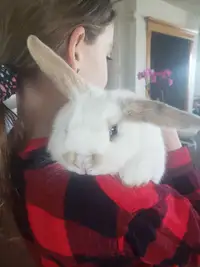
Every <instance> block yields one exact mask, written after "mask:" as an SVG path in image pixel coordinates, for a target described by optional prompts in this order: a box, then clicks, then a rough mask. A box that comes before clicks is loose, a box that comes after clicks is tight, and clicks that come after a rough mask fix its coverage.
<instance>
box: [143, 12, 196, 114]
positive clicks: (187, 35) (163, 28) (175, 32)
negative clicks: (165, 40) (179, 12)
mask: <svg viewBox="0 0 200 267" xmlns="http://www.w3.org/2000/svg"><path fill="white" fill-rule="evenodd" d="M145 20H146V40H147V41H146V67H147V68H151V38H152V32H159V33H162V34H166V35H170V36H175V37H179V38H183V39H186V40H189V41H190V59H189V60H190V62H189V75H188V77H189V78H188V87H187V92H186V94H187V95H186V103H185V110H186V111H188V110H189V99H190V97H189V96H190V83H191V70H192V63H193V62H192V60H191V59H192V57H193V55H194V39H195V37H196V35H197V34H198V33H197V32H196V31H191V30H187V29H183V28H179V27H177V26H175V25H173V24H170V23H167V22H164V21H162V20H157V19H154V18H152V17H146V18H145Z"/></svg>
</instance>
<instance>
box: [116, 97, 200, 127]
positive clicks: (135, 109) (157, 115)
mask: <svg viewBox="0 0 200 267" xmlns="http://www.w3.org/2000/svg"><path fill="white" fill-rule="evenodd" d="M121 108H122V112H123V116H124V117H125V118H126V119H129V120H132V121H141V122H148V123H152V124H155V125H157V126H159V127H168V128H176V129H189V128H192V129H200V117H199V116H196V115H194V114H190V113H188V112H185V111H181V110H179V109H177V108H174V107H171V106H168V105H166V104H164V103H161V102H158V101H153V100H138V99H133V98H128V99H125V100H122V101H121Z"/></svg>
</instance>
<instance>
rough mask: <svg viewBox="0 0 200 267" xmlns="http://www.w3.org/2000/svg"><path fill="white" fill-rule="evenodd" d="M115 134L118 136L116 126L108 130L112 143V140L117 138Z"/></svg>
mask: <svg viewBox="0 0 200 267" xmlns="http://www.w3.org/2000/svg"><path fill="white" fill-rule="evenodd" d="M117 134H118V126H117V125H113V126H112V127H111V128H110V130H109V135H110V141H113V139H114V138H115V137H116V136H117Z"/></svg>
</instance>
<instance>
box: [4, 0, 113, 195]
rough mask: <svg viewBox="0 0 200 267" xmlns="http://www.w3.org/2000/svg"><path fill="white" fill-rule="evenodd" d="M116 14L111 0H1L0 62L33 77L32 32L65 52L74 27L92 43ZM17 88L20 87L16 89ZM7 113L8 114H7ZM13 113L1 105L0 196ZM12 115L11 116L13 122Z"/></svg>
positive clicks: (22, 76)
mask: <svg viewBox="0 0 200 267" xmlns="http://www.w3.org/2000/svg"><path fill="white" fill-rule="evenodd" d="M114 17H115V11H114V10H113V3H112V0H32V1H29V0H14V1H13V0H1V1H0V65H1V64H7V65H9V66H11V67H12V68H13V70H15V71H16V73H17V74H18V82H19V84H20V86H21V82H22V83H23V80H24V79H26V80H27V79H33V77H34V75H35V74H36V73H37V72H38V71H39V70H38V67H37V66H36V64H35V63H34V61H33V59H32V57H31V56H30V54H29V52H28V49H27V45H26V42H27V38H28V36H29V35H30V34H34V35H36V36H37V37H39V38H40V40H41V41H43V42H44V43H45V44H47V45H48V46H49V47H50V48H52V49H53V50H54V51H55V52H57V53H58V54H59V55H60V56H62V55H64V54H63V53H64V48H65V46H66V45H67V42H68V40H69V37H70V35H71V33H72V32H73V31H74V29H75V28H76V27H78V26H80V25H81V26H83V27H84V28H85V30H86V37H85V41H86V42H87V43H89V44H90V43H93V42H94V41H95V39H96V37H97V36H98V35H99V34H101V33H102V32H103V31H104V29H105V27H106V26H107V25H109V24H110V23H111V22H112V21H113V19H114ZM18 90H20V88H18ZM6 114H7V115H6ZM11 115H12V113H11V112H8V109H6V108H5V106H3V104H0V198H1V199H2V198H4V199H5V197H6V195H7V188H8V186H7V181H9V179H8V178H9V171H8V170H9V167H8V166H9V147H8V142H7V133H6V129H5V118H6V116H7V117H12V116H11ZM14 120H15V118H14V117H12V121H14Z"/></svg>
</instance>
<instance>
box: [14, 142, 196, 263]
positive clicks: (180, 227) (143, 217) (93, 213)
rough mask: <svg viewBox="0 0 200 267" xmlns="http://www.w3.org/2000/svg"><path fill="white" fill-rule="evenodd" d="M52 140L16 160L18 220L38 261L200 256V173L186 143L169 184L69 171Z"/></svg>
mask: <svg viewBox="0 0 200 267" xmlns="http://www.w3.org/2000/svg"><path fill="white" fill-rule="evenodd" d="M46 143H47V140H45V139H37V140H32V141H31V142H30V143H29V145H28V147H27V148H26V149H25V151H23V152H22V153H20V155H18V156H17V157H16V158H15V159H13V164H12V165H13V166H12V170H13V174H12V180H13V184H14V187H15V192H17V193H15V194H13V195H14V197H15V202H14V203H15V205H14V214H15V218H16V221H17V223H18V226H19V229H20V231H21V234H22V236H23V237H24V238H25V240H26V241H27V245H28V247H29V248H30V251H31V252H32V254H33V255H34V256H35V258H36V260H37V262H38V266H45V267H58V266H60V267H62V266H63V267H64V266H67V267H72V266H74V267H75V266H83V267H93V266H99V267H101V266H102V267H106V266H109V267H113V266H119V267H122V266H143V265H145V266H146V265H147V266H148V265H150V266H173V265H179V266H183V265H185V264H187V263H188V262H191V260H192V259H193V260H194V259H197V258H198V254H199V253H200V215H199V213H200V174H199V173H196V172H195V170H194V169H193V166H192V163H191V159H190V156H189V152H188V150H187V149H186V148H181V149H180V150H177V151H175V152H172V153H170V154H169V158H168V170H167V175H166V177H165V178H164V179H163V181H162V184H161V185H156V184H153V183H149V184H147V185H145V186H143V187H139V188H127V187H124V186H123V185H122V184H121V183H120V182H119V181H118V180H117V179H115V178H113V177H112V176H109V175H107V176H97V177H92V176H80V175H77V174H73V173H68V172H66V171H64V170H63V169H62V168H61V167H60V166H59V165H58V164H57V163H54V162H53V161H52V160H51V158H50V157H49V155H48V153H47V152H46V149H45V148H46ZM152 157H153V152H152ZM193 266H195V267H196V266H197V261H196V262H195V265H193Z"/></svg>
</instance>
